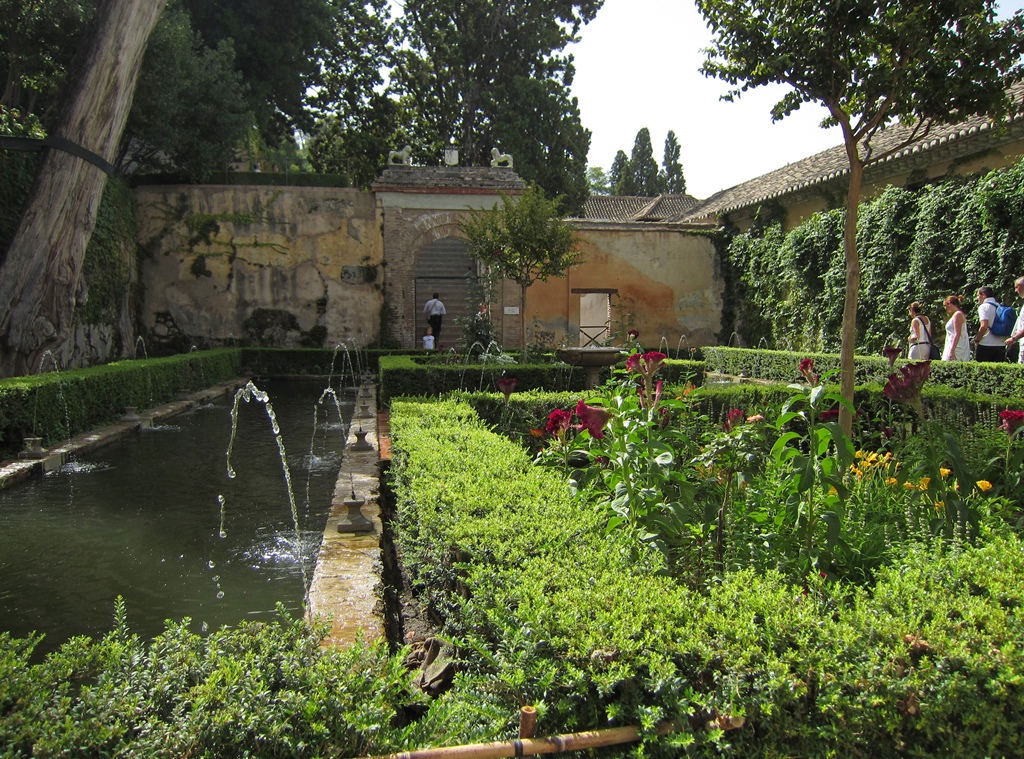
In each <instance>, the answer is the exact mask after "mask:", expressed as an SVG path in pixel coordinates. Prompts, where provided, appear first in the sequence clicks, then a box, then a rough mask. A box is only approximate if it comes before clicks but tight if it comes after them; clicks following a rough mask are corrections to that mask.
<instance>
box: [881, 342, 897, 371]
mask: <svg viewBox="0 0 1024 759" xmlns="http://www.w3.org/2000/svg"><path fill="white" fill-rule="evenodd" d="M882 355H883V356H885V357H886V358H887V359H889V371H890V372H891V371H892V367H893V365H894V364H895V363H896V359H898V358H899V357H900V349H899V348H897V347H896V346H895V345H887V346H885V347H884V348H882Z"/></svg>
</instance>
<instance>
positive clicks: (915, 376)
mask: <svg viewBox="0 0 1024 759" xmlns="http://www.w3.org/2000/svg"><path fill="white" fill-rule="evenodd" d="M931 373H932V362H931V361H917V362H914V363H912V364H907V365H906V366H901V367H900V370H899V371H898V372H894V373H893V374H890V375H889V379H888V381H887V382H886V383H885V387H884V388H882V395H884V396H885V397H886V398H892V399H893V400H894V401H897V402H898V403H906V404H907V405H908V406H910V407H911V408H913V409H914V411H916V412H917V415H918V416H919V417H924V406H923V405H922V404H921V388H922V387H924V383H925V382H926V381H927V380H928V378H929V377H930V376H931Z"/></svg>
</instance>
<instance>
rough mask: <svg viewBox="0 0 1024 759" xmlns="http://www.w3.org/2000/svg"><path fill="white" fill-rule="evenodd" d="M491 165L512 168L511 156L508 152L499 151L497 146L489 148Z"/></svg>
mask: <svg viewBox="0 0 1024 759" xmlns="http://www.w3.org/2000/svg"><path fill="white" fill-rule="evenodd" d="M491 166H496V167H497V166H503V167H506V168H509V169H511V168H512V156H511V155H510V154H509V153H501V152H499V151H498V149H497V148H491Z"/></svg>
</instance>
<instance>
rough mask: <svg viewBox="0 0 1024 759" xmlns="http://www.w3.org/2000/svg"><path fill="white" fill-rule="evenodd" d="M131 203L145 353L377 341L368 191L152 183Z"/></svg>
mask: <svg viewBox="0 0 1024 759" xmlns="http://www.w3.org/2000/svg"><path fill="white" fill-rule="evenodd" d="M136 200H137V203H138V218H139V241H140V244H141V245H142V246H143V247H144V249H145V250H146V251H147V254H148V255H147V256H146V257H145V259H144V261H143V264H142V272H141V279H142V283H143V287H144V292H145V294H144V306H143V309H142V327H143V329H144V331H145V333H146V340H147V343H148V344H150V345H151V348H150V351H151V352H156V351H157V350H161V349H162V350H163V351H169V350H178V351H187V350H188V349H189V348H190V347H191V345H196V346H198V347H201V348H205V347H215V346H219V345H232V344H237V343H239V342H244V343H248V344H256V345H265V346H266V345H273V346H282V347H293V346H300V345H309V346H312V347H321V346H326V347H330V346H333V345H338V344H340V343H346V344H355V345H367V344H373V343H375V342H376V341H377V339H378V337H379V334H380V314H381V306H382V304H383V272H382V263H383V239H382V235H381V229H380V222H379V221H378V219H377V215H376V209H375V205H374V198H373V195H372V194H370V193H366V192H362V191H359V190H355V189H350V188H319V187H287V188H280V187H264V186H217V185H205V186H192V185H190V186H159V187H158V186H150V187H140V188H138V189H137V190H136ZM155 348H156V349H155Z"/></svg>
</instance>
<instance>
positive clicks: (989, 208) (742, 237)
mask: <svg viewBox="0 0 1024 759" xmlns="http://www.w3.org/2000/svg"><path fill="white" fill-rule="evenodd" d="M843 218H844V211H843V210H841V209H840V210H831V211H824V212H822V213H818V214H815V215H814V216H812V217H811V218H810V219H808V220H807V221H805V222H804V223H803V224H801V225H800V226H799V227H797V228H795V229H793V230H792V231H790V232H789V233H783V231H782V228H781V225H780V224H779V223H778V222H775V223H771V224H768V225H760V226H758V227H757V228H752V229H751V230H750V231H748V232H746V233H742V234H737V235H735V236H734V237H733V238H732V241H731V243H730V244H729V247H728V249H727V251H726V254H725V256H724V268H725V269H726V270H727V271H731V272H734V273H735V277H736V281H735V283H734V284H733V285H732V286H733V287H734V288H735V291H736V293H737V296H738V297H736V298H734V299H732V302H731V303H729V304H727V305H728V306H731V310H732V313H731V314H727V315H726V316H725V317H724V318H723V323H725V322H727V321H730V320H731V319H735V320H736V323H737V324H738V325H739V328H738V329H737V331H738V332H739V333H741V334H742V336H743V341H744V343H745V344H748V345H758V344H762V345H763V344H767V345H768V346H770V347H777V348H782V349H792V350H813V351H821V350H824V351H836V350H838V348H839V342H840V331H841V326H842V309H843V301H844V298H845V264H844V258H843V244H842V243H843V239H842V229H843ZM857 244H858V250H859V251H860V259H861V291H860V299H859V303H860V305H859V308H858V314H857V324H858V329H857V344H858V352H859V353H877V352H879V351H880V350H881V349H882V348H883V347H885V345H887V344H890V343H896V342H898V341H900V340H901V339H905V338H904V335H905V334H906V332H907V330H908V329H909V327H908V322H907V316H906V311H907V306H908V305H909V304H910V303H911V302H912V301H919V302H921V303H922V304H923V305H924V307H925V312H926V313H927V314H929V315H930V316H932V317H933V319H934V320H935V324H936V327H935V329H936V331H940V330H941V328H942V324H943V323H944V322H945V319H946V314H945V311H944V310H943V308H942V301H943V299H944V298H945V296H947V295H949V294H961V295H964V296H966V301H967V306H968V308H967V309H966V311H967V316H968V321H971V320H972V317H973V308H972V306H973V297H972V296H973V293H974V291H975V290H976V289H977V288H978V287H980V286H981V285H989V286H991V287H993V288H994V289H995V290H996V293H997V296H998V297H1000V298H1001V299H1003V300H1004V302H1011V301H1012V300H1013V298H1014V295H1013V281H1014V279H1016V278H1017V277H1019V276H1021V274H1024V161H1022V162H1019V163H1017V164H1015V165H1014V166H1011V167H1009V168H1006V169H1000V170H997V171H993V172H989V173H987V174H983V175H980V176H975V177H970V178H959V177H958V178H950V179H947V180H945V181H943V182H941V183H938V184H934V185H928V186H925V187H924V188H922V189H920V190H914V191H910V190H906V189H903V188H898V187H890V188H887V189H886V190H885V191H884V192H883V193H882V194H881V195H879V196H878V197H877V198H875V199H874V200H872V201H870V202H867V203H864V204H863V205H862V206H861V209H860V214H859V218H858V227H857Z"/></svg>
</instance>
